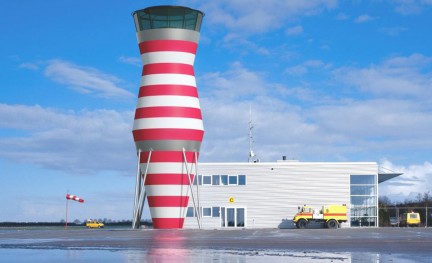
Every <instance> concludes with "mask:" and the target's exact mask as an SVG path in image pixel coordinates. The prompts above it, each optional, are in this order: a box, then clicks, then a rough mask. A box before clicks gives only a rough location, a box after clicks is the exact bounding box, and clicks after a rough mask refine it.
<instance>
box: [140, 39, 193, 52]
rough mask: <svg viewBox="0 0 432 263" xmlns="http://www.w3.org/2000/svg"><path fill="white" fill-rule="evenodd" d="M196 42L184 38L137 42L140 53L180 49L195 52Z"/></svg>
mask: <svg viewBox="0 0 432 263" xmlns="http://www.w3.org/2000/svg"><path fill="white" fill-rule="evenodd" d="M197 48H198V44H197V43H195V42H191V41H185V40H150V41H144V42H141V43H139V49H140V52H141V54H143V53H148V52H158V51H180V52H187V53H192V54H196V50H197Z"/></svg>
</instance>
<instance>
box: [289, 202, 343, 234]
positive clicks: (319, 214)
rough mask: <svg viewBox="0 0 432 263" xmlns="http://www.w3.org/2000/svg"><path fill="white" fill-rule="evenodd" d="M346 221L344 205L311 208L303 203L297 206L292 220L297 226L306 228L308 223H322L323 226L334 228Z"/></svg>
mask: <svg viewBox="0 0 432 263" xmlns="http://www.w3.org/2000/svg"><path fill="white" fill-rule="evenodd" d="M346 221H347V207H346V205H324V206H322V207H321V208H320V209H313V208H312V207H310V206H307V205H304V206H299V207H298V213H297V214H296V215H295V216H294V219H293V222H294V223H295V225H296V226H297V228H307V225H308V223H310V222H318V223H324V227H325V228H330V229H335V228H338V227H339V224H340V223H342V222H346Z"/></svg>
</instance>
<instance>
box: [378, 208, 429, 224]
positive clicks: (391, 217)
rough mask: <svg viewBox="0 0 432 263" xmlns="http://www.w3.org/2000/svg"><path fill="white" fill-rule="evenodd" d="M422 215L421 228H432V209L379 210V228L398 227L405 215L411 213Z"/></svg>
mask: <svg viewBox="0 0 432 263" xmlns="http://www.w3.org/2000/svg"><path fill="white" fill-rule="evenodd" d="M411 211H413V212H416V213H420V220H421V223H420V226H421V227H430V226H432V207H427V206H426V207H425V206H423V207H397V206H387V207H380V208H379V226H380V227H391V226H392V227H398V226H399V223H400V219H401V217H402V214H403V213H409V212H411Z"/></svg>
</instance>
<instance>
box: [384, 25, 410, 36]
mask: <svg viewBox="0 0 432 263" xmlns="http://www.w3.org/2000/svg"><path fill="white" fill-rule="evenodd" d="M379 31H380V32H383V33H385V34H387V35H389V36H392V37H394V36H399V35H400V34H401V33H402V32H405V31H407V28H405V27H383V28H380V29H379Z"/></svg>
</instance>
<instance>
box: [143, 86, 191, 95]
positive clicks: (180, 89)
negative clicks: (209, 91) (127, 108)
mask: <svg viewBox="0 0 432 263" xmlns="http://www.w3.org/2000/svg"><path fill="white" fill-rule="evenodd" d="M157 95H176V96H189V97H195V98H198V91H197V88H196V87H194V86H185V85H149V86H142V87H140V90H139V94H138V97H145V96H157Z"/></svg>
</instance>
